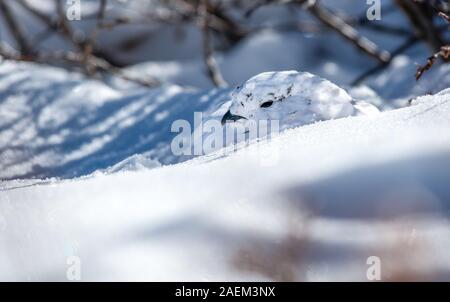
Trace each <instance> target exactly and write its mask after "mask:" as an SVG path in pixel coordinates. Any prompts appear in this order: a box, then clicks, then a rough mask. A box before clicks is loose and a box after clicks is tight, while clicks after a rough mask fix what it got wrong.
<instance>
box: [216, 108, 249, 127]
mask: <svg viewBox="0 0 450 302" xmlns="http://www.w3.org/2000/svg"><path fill="white" fill-rule="evenodd" d="M241 119H246V118H245V117H243V116H240V115H234V114H232V113H231V112H230V110H228V111H227V112H226V113H225V115H224V116H223V117H222V121H221V123H222V126H223V125H225V123H226V122H228V121H232V122H235V121H237V120H241Z"/></svg>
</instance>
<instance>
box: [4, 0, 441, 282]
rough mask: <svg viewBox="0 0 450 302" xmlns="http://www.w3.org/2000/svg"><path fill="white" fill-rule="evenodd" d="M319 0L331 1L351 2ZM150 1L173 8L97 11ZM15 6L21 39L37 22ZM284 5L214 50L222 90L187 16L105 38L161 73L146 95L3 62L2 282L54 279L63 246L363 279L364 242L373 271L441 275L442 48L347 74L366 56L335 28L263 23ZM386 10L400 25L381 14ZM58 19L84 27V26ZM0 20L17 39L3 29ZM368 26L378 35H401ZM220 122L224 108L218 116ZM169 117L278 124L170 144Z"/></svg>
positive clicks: (93, 272) (97, 262) (131, 60)
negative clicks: (438, 55)
mask: <svg viewBox="0 0 450 302" xmlns="http://www.w3.org/2000/svg"><path fill="white" fill-rule="evenodd" d="M28 2H30V4H32V5H33V6H34V7H36V8H38V9H39V10H41V11H45V12H49V11H52V10H54V6H53V4H49V3H48V1H44V0H39V1H29V0H28ZM323 2H324V3H325V5H326V6H327V7H331V8H333V9H335V10H338V11H342V12H345V13H346V14H349V13H354V14H355V15H356V14H359V13H360V12H363V11H364V9H365V8H366V4H365V3H364V2H362V3H360V4H358V5H357V4H355V3H354V1H350V0H346V1H323ZM148 5H149V6H151V7H152V8H154V12H155V13H156V14H166V13H167V12H168V11H165V10H164V9H163V8H162V7H161V6H160V1H158V0H147V1H113V0H112V1H108V8H107V11H108V15H114V16H131V15H132V16H135V17H139V16H141V14H142V12H146V11H147V10H146V9H143V8H145V6H148ZM11 6H12V8H13V9H14V11H15V12H16V13H17V14H18V16H19V17H20V19H21V21H23V22H22V23H21V25H22V26H23V27H24V28H26V29H27V30H28V32H29V33H30V34H31V35H38V34H39V33H40V32H45V28H43V27H42V26H41V24H38V22H37V20H35V18H34V17H32V16H30V15H29V14H28V13H27V12H25V11H23V10H22V9H20V5H18V4H17V3H12V5H11ZM96 9H97V3H96V2H95V1H90V2H89V4H88V5H85V6H84V5H83V11H84V12H85V13H89V12H91V13H92V12H95V11H96ZM299 16H300V17H299ZM241 17H242V16H241ZM236 18H240V17H239V16H236ZM299 19H300V20H302V22H303V21H305V22H308V21H309V20H310V19H309V17H308V16H307V15H304V14H302V12H298V11H294V10H291V9H286V6H284V5H270V6H267V7H262V8H261V9H258V10H257V11H256V12H255V13H254V14H253V16H252V17H251V18H249V19H246V20H240V22H245V23H246V24H247V25H249V26H254V28H255V29H257V30H256V31H255V33H253V34H251V35H249V36H248V37H246V38H244V39H243V40H241V41H239V43H238V44H237V45H236V46H235V47H233V48H231V49H216V51H215V57H216V59H217V62H218V64H219V66H220V69H221V71H222V72H223V75H224V78H225V79H226V80H227V82H228V83H229V84H230V86H229V87H227V88H220V89H215V88H213V85H212V82H211V80H210V79H209V78H208V76H207V72H206V69H205V66H204V62H203V60H202V49H201V35H200V33H199V31H198V28H196V27H195V26H186V27H183V28H182V29H180V28H178V27H176V26H173V25H164V26H162V25H158V24H153V23H149V24H136V25H129V26H128V25H127V26H123V27H117V28H115V29H113V30H111V31H105V32H103V33H101V34H100V36H99V39H100V41H99V45H102V48H103V49H102V50H104V51H105V52H107V53H108V55H109V56H110V57H111V58H112V59H113V60H114V61H116V62H119V63H120V64H123V65H129V64H135V65H133V66H130V67H127V68H124V69H123V71H124V72H125V73H126V74H127V75H129V76H130V77H136V78H139V79H142V78H145V77H146V76H150V77H155V78H157V79H160V80H161V82H163V83H164V85H162V86H160V87H156V88H151V89H147V88H143V87H140V86H137V85H135V84H132V83H130V82H128V81H124V80H122V79H119V78H115V77H113V76H111V77H108V78H103V79H102V80H103V81H102V80H100V79H95V78H90V79H87V78H86V77H84V76H82V75H81V74H80V73H77V72H69V71H66V70H64V69H62V68H58V67H49V66H42V65H36V64H32V63H18V62H10V61H4V62H3V61H2V62H1V64H0V268H1V269H0V280H1V281H3V280H4V281H15V280H18V281H23V280H30V281H50V280H51V281H67V275H66V273H67V269H68V266H69V264H68V262H67V261H68V259H71V257H74V256H75V257H79V259H80V261H81V262H80V263H81V278H82V280H84V281H100V280H101V281H113V280H114V281H133V280H142V281H239V280H252V281H260V280H263V281H266V280H275V281H298V280H302V281H343V280H345V281H367V276H366V271H367V268H368V264H367V259H368V258H369V257H371V256H376V257H379V258H380V259H381V268H382V272H381V275H382V280H395V281H398V280H427V281H428V280H447V281H448V280H450V258H449V257H448V250H449V249H450V239H449V238H450V237H449V236H448V234H449V231H450V223H449V219H448V218H449V214H450V207H449V196H450V189H449V186H448V180H449V179H450V172H449V171H450V161H449V159H450V132H449V131H448V129H450V119H449V116H450V89H449V87H450V65H449V64H441V63H439V62H437V63H436V64H435V66H434V67H433V68H432V69H430V70H429V71H427V72H426V73H425V74H424V76H423V77H422V78H421V79H420V81H418V82H416V81H415V79H414V74H415V71H416V65H417V64H423V63H424V62H425V59H426V58H427V57H428V56H429V53H428V50H427V49H425V47H424V46H423V45H421V44H417V46H415V47H412V48H411V49H409V50H408V51H406V52H405V53H404V55H400V56H397V57H396V58H395V60H394V61H393V62H392V63H391V64H390V65H389V66H388V67H387V68H386V69H385V70H383V71H381V72H379V73H378V74H375V75H373V76H371V77H369V78H367V80H365V81H364V83H363V84H362V85H359V86H356V87H353V86H348V84H349V83H350V82H351V81H353V80H354V79H355V78H356V77H358V76H359V75H361V74H362V73H363V72H365V71H367V70H368V69H370V68H371V67H373V66H374V64H375V63H376V62H373V61H371V60H369V59H368V58H367V57H366V56H365V55H364V54H361V53H360V52H359V51H358V50H356V49H355V48H354V47H353V46H351V45H350V44H348V43H346V42H345V41H344V40H343V39H342V38H340V37H338V36H337V35H335V34H334V33H333V32H323V33H321V34H319V35H313V34H310V33H302V32H299V31H290V30H279V29H275V28H276V27H280V28H282V27H283V26H285V25H288V24H289V22H291V21H297V20H299ZM1 22H3V20H1V18H0V23H1ZM383 22H388V23H390V24H394V25H395V26H398V27H400V28H401V27H402V25H403V24H405V22H407V20H405V19H404V17H403V16H402V15H401V14H399V13H395V12H394V13H392V12H387V11H386V14H384V15H383ZM72 25H73V26H74V28H76V34H77V35H80V36H82V35H85V34H87V33H89V30H90V29H92V26H95V22H93V21H92V22H90V21H89V20H87V21H86V22H75V23H74V24H72ZM260 27H261V28H263V29H260ZM0 34H1V36H2V43H3V42H6V44H7V45H5V46H6V47H10V46H13V47H14V46H15V45H14V39H12V38H11V36H10V35H9V34H8V33H7V32H5V26H0ZM363 34H364V35H366V36H368V37H369V38H371V39H373V40H374V41H375V42H376V43H377V44H378V45H380V46H381V47H382V48H384V49H389V50H392V49H395V48H396V47H397V46H398V45H400V44H402V43H403V41H401V40H402V39H399V37H398V36H385V37H382V38H380V35H379V34H378V33H376V32H371V31H370V29H367V30H364V31H363ZM141 37H148V39H141ZM136 38H137V39H136ZM33 40H34V39H33ZM133 41H134V42H136V43H129V42H133ZM139 41H145V43H137V42H139ZM39 42H40V43H39V44H38V45H37V47H38V48H39V49H60V48H62V49H70V47H71V46H70V45H69V44H68V43H67V41H64V40H63V39H60V38H57V37H51V38H49V39H48V40H43V41H39ZM8 44H10V45H8ZM127 45H128V46H130V45H134V46H132V47H131V49H129V51H128V52H123V51H121V50H123V47H126V46H127ZM173 45H176V47H173ZM330 45H331V47H330ZM292 69H294V70H298V72H297V71H284V70H292ZM237 86H239V87H237ZM270 102H273V103H270ZM264 104H265V105H264ZM261 105H264V106H262V107H261ZM196 113H201V118H200V122H201V123H200V124H201V125H200V126H199V125H198V124H197V122H198V121H197V120H196ZM224 116H225V117H228V118H231V119H234V120H235V122H233V123H232V122H228V123H226V124H225V125H224V126H223V125H221V123H220V122H221V121H222V120H224ZM240 117H242V118H245V119H242V118H240ZM177 120H184V121H186V122H187V123H188V124H189V125H191V128H190V130H194V131H193V133H192V138H194V140H195V139H196V138H198V136H196V132H197V131H200V132H199V133H200V137H201V139H202V141H203V142H205V141H207V138H208V134H209V133H205V131H204V130H205V128H207V127H206V126H205V125H206V123H207V122H208V121H213V122H217V123H218V124H219V127H221V130H222V131H225V132H227V131H228V130H230V129H232V130H233V131H234V130H236V129H238V130H239V129H242V130H243V132H244V131H245V133H246V131H247V130H248V128H246V127H247V126H248V125H247V124H248V122H249V121H250V120H256V121H264V120H271V121H279V122H280V125H279V126H280V127H279V130H281V131H280V133H279V135H268V134H269V133H263V134H262V135H260V133H259V132H258V136H257V137H256V138H255V137H250V138H252V139H251V140H250V141H247V142H240V143H239V144H237V145H233V144H232V142H231V145H229V144H225V145H224V148H219V149H218V150H217V149H213V150H209V151H207V150H203V151H204V152H203V153H202V155H201V156H196V155H195V154H190V155H182V156H177V155H175V154H174V152H173V150H172V149H171V143H172V142H173V140H174V137H175V136H176V135H177V133H174V132H173V131H172V128H171V126H172V125H173V123H174V122H175V121H177ZM241 126H243V127H241ZM258 130H259V129H258ZM233 133H234V132H233ZM219 147H220V146H219Z"/></svg>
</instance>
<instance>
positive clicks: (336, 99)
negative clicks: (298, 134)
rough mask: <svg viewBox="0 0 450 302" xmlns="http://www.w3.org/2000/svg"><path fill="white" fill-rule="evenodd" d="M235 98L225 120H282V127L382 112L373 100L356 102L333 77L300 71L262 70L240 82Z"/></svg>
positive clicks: (234, 94) (233, 97) (233, 94)
mask: <svg viewBox="0 0 450 302" xmlns="http://www.w3.org/2000/svg"><path fill="white" fill-rule="evenodd" d="M231 99H232V103H231V107H230V109H229V112H227V113H226V115H225V116H224V119H223V122H226V121H229V120H231V121H236V120H244V122H245V120H278V121H279V123H280V128H281V129H285V128H290V127H294V126H299V125H305V124H311V123H313V122H316V121H323V120H330V119H338V118H342V117H346V116H352V115H358V114H366V113H368V114H370V113H373V112H378V110H377V109H376V108H375V107H374V106H373V105H370V104H369V103H365V105H364V106H354V105H355V104H356V103H357V102H355V101H354V100H353V99H352V97H351V96H350V95H349V94H348V93H347V92H346V91H345V90H344V89H342V88H340V87H338V86H337V85H335V84H333V83H331V82H330V81H328V80H326V79H323V78H321V77H318V76H315V75H313V74H311V73H308V72H297V71H280V72H264V73H261V74H259V75H257V76H254V77H252V78H251V79H249V80H248V81H247V82H245V83H244V84H243V85H242V86H238V87H237V88H236V89H235V90H234V91H233V93H232V95H231ZM366 108H371V109H372V110H370V109H367V110H365V109H366ZM361 109H363V110H361Z"/></svg>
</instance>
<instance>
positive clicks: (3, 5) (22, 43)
mask: <svg viewBox="0 0 450 302" xmlns="http://www.w3.org/2000/svg"><path fill="white" fill-rule="evenodd" d="M0 12H1V13H2V14H3V16H4V18H5V22H6V25H7V26H8V28H9V31H10V32H11V34H12V36H13V37H14V39H15V40H16V42H17V44H18V47H19V50H20V52H22V53H25V54H29V53H31V52H32V51H31V47H30V45H29V44H28V41H27V39H26V38H25V34H24V32H23V29H22V28H21V27H20V24H19V23H18V22H16V17H15V16H14V15H13V12H12V11H11V8H10V7H9V4H7V2H5V1H4V0H0Z"/></svg>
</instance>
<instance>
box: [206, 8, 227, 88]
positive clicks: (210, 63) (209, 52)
mask: <svg viewBox="0 0 450 302" xmlns="http://www.w3.org/2000/svg"><path fill="white" fill-rule="evenodd" d="M209 7H210V3H209V0H203V3H202V5H201V8H202V11H201V16H202V18H203V26H202V32H203V57H204V60H205V64H206V67H207V68H208V75H209V77H210V79H211V81H212V82H213V83H214V85H216V86H217V87H225V86H227V82H226V81H225V80H224V78H223V76H222V73H221V72H220V68H219V66H218V65H217V62H216V60H215V59H214V54H213V49H212V46H211V40H210V32H209V27H210V26H209V21H210V16H209V12H208V8H209Z"/></svg>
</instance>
